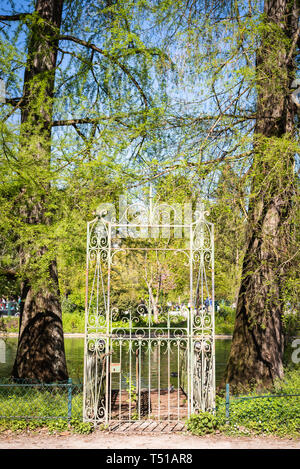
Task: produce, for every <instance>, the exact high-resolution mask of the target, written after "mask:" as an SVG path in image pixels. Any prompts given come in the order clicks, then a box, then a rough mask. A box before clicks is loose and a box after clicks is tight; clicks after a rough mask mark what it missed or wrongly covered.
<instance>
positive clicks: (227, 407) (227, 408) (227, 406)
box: [225, 383, 230, 423]
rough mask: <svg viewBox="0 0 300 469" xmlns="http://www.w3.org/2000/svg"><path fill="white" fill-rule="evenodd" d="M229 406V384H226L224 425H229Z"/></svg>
mask: <svg viewBox="0 0 300 469" xmlns="http://www.w3.org/2000/svg"><path fill="white" fill-rule="evenodd" d="M229 405H230V396H229V384H228V383H227V384H226V404H225V406H226V423H229V419H230V413H229Z"/></svg>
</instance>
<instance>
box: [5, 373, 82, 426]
mask: <svg viewBox="0 0 300 469" xmlns="http://www.w3.org/2000/svg"><path fill="white" fill-rule="evenodd" d="M82 395H83V393H82V385H81V384H77V383H73V382H72V379H69V380H68V381H64V382H57V383H50V384H48V383H39V382H34V381H30V380H13V379H1V380H0V419H26V420H30V419H40V420H44V419H47V420H48V419H51V420H53V419H66V420H68V421H70V420H71V419H72V418H82Z"/></svg>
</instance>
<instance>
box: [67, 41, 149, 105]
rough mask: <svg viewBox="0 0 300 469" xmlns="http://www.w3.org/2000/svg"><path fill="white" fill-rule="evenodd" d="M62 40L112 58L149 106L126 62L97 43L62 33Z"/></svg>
mask: <svg viewBox="0 0 300 469" xmlns="http://www.w3.org/2000/svg"><path fill="white" fill-rule="evenodd" d="M58 39H59V40H60V41H71V42H75V43H76V44H80V45H81V46H84V47H88V48H89V49H92V50H94V51H96V52H99V54H102V55H103V56H104V57H107V58H108V59H109V60H111V61H112V62H113V63H114V64H116V65H117V66H118V67H120V69H121V70H122V71H123V72H124V73H125V74H126V75H127V76H128V78H129V79H130V80H131V81H132V83H133V84H134V85H135V87H136V88H137V89H138V91H139V93H140V94H141V96H142V99H143V102H144V104H145V106H146V107H148V99H147V97H146V95H145V93H144V91H143V89H142V87H141V86H140V84H139V83H138V82H137V80H136V79H135V78H134V76H133V75H132V73H131V72H130V71H129V70H128V68H127V67H125V65H124V64H122V63H121V62H120V61H119V60H118V59H117V58H116V57H114V56H111V55H110V54H109V53H108V52H107V51H106V50H104V49H100V48H99V47H97V46H96V45H95V44H92V43H90V42H87V41H84V40H83V39H78V38H77V37H74V36H69V35H61V36H59V38H58Z"/></svg>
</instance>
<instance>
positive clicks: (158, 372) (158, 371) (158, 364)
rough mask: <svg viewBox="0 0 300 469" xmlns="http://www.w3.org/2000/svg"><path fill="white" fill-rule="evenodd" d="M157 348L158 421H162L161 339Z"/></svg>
mask: <svg viewBox="0 0 300 469" xmlns="http://www.w3.org/2000/svg"><path fill="white" fill-rule="evenodd" d="M157 348H158V357H157V360H158V363H157V379H158V384H157V388H158V389H157V404H158V420H160V339H158V341H157Z"/></svg>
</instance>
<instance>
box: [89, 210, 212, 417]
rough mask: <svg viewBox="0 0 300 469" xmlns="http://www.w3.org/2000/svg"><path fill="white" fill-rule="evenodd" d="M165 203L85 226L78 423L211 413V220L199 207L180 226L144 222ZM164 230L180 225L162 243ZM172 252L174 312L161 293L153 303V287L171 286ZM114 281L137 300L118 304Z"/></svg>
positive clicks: (117, 286)
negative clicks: (181, 299) (178, 298)
mask: <svg viewBox="0 0 300 469" xmlns="http://www.w3.org/2000/svg"><path fill="white" fill-rule="evenodd" d="M165 208H166V204H163V209H162V205H160V206H157V207H155V209H153V208H152V206H151V203H150V207H149V209H147V210H146V215H147V217H145V213H144V214H143V216H141V215H140V217H141V218H140V219H139V220H138V222H137V218H136V217H135V218H134V223H133V221H132V217H129V216H128V213H129V211H128V212H126V213H125V215H124V217H123V219H121V220H120V222H119V223H116V222H115V220H113V219H112V220H110V219H108V218H107V217H106V216H103V215H101V214H99V215H98V216H97V217H96V218H95V219H94V220H92V221H91V222H89V223H88V228H87V269H86V305H85V356H84V360H85V361H84V406H83V417H84V420H85V421H93V422H94V423H105V424H108V423H111V422H114V421H115V422H133V421H141V420H148V421H149V423H151V422H153V421H168V422H169V421H180V420H182V419H185V418H187V417H188V416H190V415H191V414H192V413H195V412H199V411H201V410H203V411H205V410H210V411H213V410H214V407H215V361H214V360H215V358H214V357H215V350H214V243H213V237H214V235H213V225H212V224H211V223H209V222H207V221H206V220H205V218H204V210H203V206H202V205H201V206H200V211H199V213H198V214H197V217H196V220H195V221H194V222H191V223H189V224H184V223H178V222H176V223H175V222H174V223H173V224H171V223H169V224H168V225H167V224H166V223H157V222H156V223H154V221H155V220H160V218H159V217H158V216H157V213H158V211H159V210H160V211H161V212H160V213H162V211H163V210H165ZM155 211H156V212H155ZM131 213H132V212H131ZM155 215H156V216H155ZM145 220H146V221H147V222H145ZM167 228H168V229H169V230H170V229H171V231H172V233H175V232H176V233H177V234H178V230H179V228H180V229H181V230H182V231H184V232H185V233H188V237H187V238H184V239H179V238H178V237H177V238H176V239H175V240H174V243H173V244H172V247H171V243H170V236H169V238H167V239H164V238H163V237H159V236H157V234H158V233H159V230H161V232H163V230H166V229H167ZM137 234H138V235H141V234H142V236H137ZM146 235H148V236H149V237H150V241H149V239H147V236H146ZM169 235H170V232H169ZM151 256H152V258H151ZM174 256H176V259H177V260H178V258H179V256H180V275H182V276H184V279H185V281H186V285H187V289H188V293H187V296H188V301H186V302H185V304H181V305H180V306H178V307H177V308H173V307H172V305H170V304H168V303H165V302H164V297H163V298H161V301H159V302H158V297H159V293H158V292H159V285H162V284H163V285H164V288H165V290H167V291H171V290H172V288H174V279H172V275H171V274H170V272H171V267H172V262H173V263H174V262H175V261H174V259H175V257H174ZM153 265H155V267H156V271H155V272H154V273H153V269H152V266H153ZM132 266H134V269H133V268H132ZM170 266H171V267H170ZM133 270H134V272H135V278H134V279H133V280H132V282H133V283H132V284H131V283H130V282H131V276H132V271H133ZM173 270H174V266H173ZM122 281H123V282H125V283H124V285H127V287H128V288H132V289H133V290H132V291H133V293H135V290H136V291H140V290H139V289H140V288H141V285H144V287H145V289H146V290H144V291H146V292H147V294H146V295H145V298H142V299H141V301H140V302H133V304H132V305H130V306H128V305H127V307H124V306H122V301H121V300H120V296H118V295H119V293H116V292H120V291H121V290H122V289H121V288H120V286H121V285H122ZM172 282H173V283H172ZM124 288H125V287H124ZM155 295H157V296H156V298H155ZM133 297H136V295H135V296H134V294H133Z"/></svg>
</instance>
